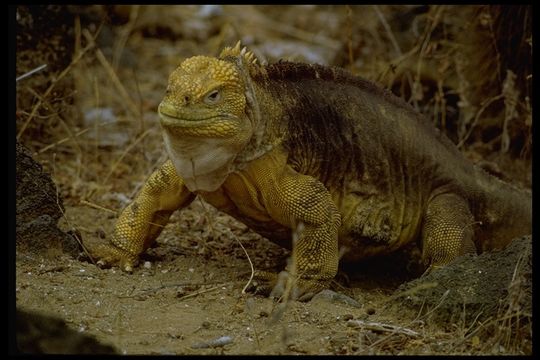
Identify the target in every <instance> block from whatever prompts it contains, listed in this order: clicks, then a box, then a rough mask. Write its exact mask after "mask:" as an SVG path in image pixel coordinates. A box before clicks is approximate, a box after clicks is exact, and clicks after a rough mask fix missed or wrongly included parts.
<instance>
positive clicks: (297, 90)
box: [93, 44, 531, 297]
mask: <svg viewBox="0 0 540 360" xmlns="http://www.w3.org/2000/svg"><path fill="white" fill-rule="evenodd" d="M159 114H160V117H161V125H162V128H163V135H164V140H165V145H166V147H167V150H168V152H169V158H170V160H168V161H167V162H166V163H165V164H163V165H162V166H161V168H159V169H158V170H157V171H156V172H155V173H154V174H152V175H151V176H150V178H149V179H148V181H147V182H146V184H145V186H144V187H143V189H142V190H141V192H140V193H139V195H138V196H137V198H136V199H135V200H134V201H133V203H132V204H130V205H129V206H128V207H127V208H126V209H125V210H124V211H123V212H122V214H121V215H120V218H119V219H118V222H117V224H116V229H115V232H114V234H113V236H112V238H111V241H110V243H109V244H107V245H102V246H101V247H99V248H97V249H95V250H94V251H93V252H94V255H96V256H97V257H98V258H99V259H100V261H101V262H102V263H104V264H110V265H115V264H118V265H120V266H121V267H122V268H123V269H124V270H128V271H130V270H131V269H132V268H133V266H135V265H136V262H137V259H138V256H139V255H140V254H141V253H142V252H144V251H145V250H146V249H147V248H148V247H149V246H150V245H151V243H152V242H153V241H154V240H155V239H156V237H157V236H158V235H159V233H160V232H161V229H162V227H163V225H164V224H166V223H167V221H168V219H169V216H170V215H171V213H172V212H173V211H175V210H177V209H181V208H183V207H185V206H187V205H188V204H189V203H190V202H191V201H192V200H193V198H194V197H195V196H196V195H199V196H201V197H202V198H204V199H205V200H206V201H207V202H209V203H210V204H212V205H214V206H215V207H216V208H218V209H220V210H222V211H224V212H226V213H228V214H230V215H232V216H234V217H235V218H237V219H238V220H240V221H242V222H244V223H245V224H246V225H248V226H249V227H250V228H251V229H253V230H255V231H257V232H258V233H260V234H262V235H263V236H265V237H267V238H269V239H270V240H272V241H274V242H276V243H278V244H280V245H282V246H285V247H289V248H292V250H293V259H294V268H293V269H287V270H289V271H290V273H291V274H296V277H295V279H294V280H295V284H296V289H295V295H296V296H304V297H306V296H307V297H309V296H311V295H313V294H314V293H316V292H318V291H320V290H322V289H324V288H325V287H327V286H328V284H329V282H330V281H331V280H332V279H333V277H334V276H335V274H336V272H337V268H338V262H339V261H340V259H339V255H338V254H339V253H340V250H341V252H342V253H343V257H342V259H341V260H342V261H358V260H360V259H363V258H366V257H368V256H372V255H376V254H384V253H388V252H390V251H394V250H396V249H399V248H400V247H403V246H404V245H406V244H408V243H410V242H411V241H416V239H420V240H421V245H422V250H423V256H424V259H425V261H426V263H427V264H428V265H429V269H428V270H430V269H432V268H433V267H437V266H443V265H445V264H447V263H449V262H450V261H452V260H454V259H455V258H456V257H458V256H460V255H463V254H465V253H470V252H481V251H485V250H489V249H494V248H502V247H504V246H505V245H506V244H507V243H508V242H509V241H510V240H511V239H512V238H514V237H517V236H520V235H523V234H528V233H530V231H531V196H530V193H528V192H525V191H522V190H518V189H517V188H514V187H513V186H511V185H508V184H505V183H503V182H502V181H499V180H498V179H495V178H492V177H491V176H489V175H487V174H486V173H484V172H483V171H482V170H480V169H478V168H476V167H475V166H474V165H472V164H471V163H470V162H469V161H468V160H466V159H465V158H464V157H463V156H462V155H461V154H460V153H459V151H458V150H457V148H456V147H455V146H454V145H453V144H452V143H451V142H450V141H449V140H448V139H447V138H446V137H445V136H444V135H442V134H440V133H439V132H438V130H436V129H435V128H434V127H433V126H432V125H431V124H430V123H428V122H427V121H426V120H425V119H423V118H422V117H421V116H420V115H419V114H417V113H415V112H414V111H413V110H412V109H411V108H410V107H408V105H407V104H405V103H403V102H402V101H401V100H399V99H397V98H395V97H393V96H392V95H391V94H389V93H388V92H386V91H384V90H382V89H380V88H379V87H377V86H376V85H374V84H372V83H369V82H367V81H365V80H362V79H360V78H357V77H354V76H352V75H350V74H348V73H347V72H345V71H343V70H340V69H336V68H325V67H322V66H318V65H306V64H294V63H287V62H284V63H278V64H273V65H267V66H261V65H258V64H257V63H256V61H255V59H254V56H253V55H252V54H251V53H249V52H246V51H245V49H244V50H242V51H241V50H240V45H239V44H238V45H237V46H236V47H235V48H226V49H224V50H223V52H222V53H221V55H220V57H219V58H210V57H204V56H196V57H192V58H190V59H187V60H185V61H184V62H183V63H182V64H181V65H180V67H179V68H178V69H176V70H175V71H174V72H173V73H172V74H171V76H170V78H169V85H168V87H167V93H166V95H165V97H164V99H163V101H162V103H161V104H160V106H159ZM299 224H302V225H303V231H301V233H300V234H299V238H298V239H297V240H296V241H295V243H294V244H291V229H293V230H294V229H296V228H297V227H298V226H299ZM256 279H257V288H256V290H257V291H259V292H262V293H269V292H270V291H271V290H272V289H273V288H274V285H275V284H276V281H277V279H278V278H277V276H276V275H275V274H270V273H267V272H262V271H260V272H257V274H256ZM274 294H275V292H274ZM275 295H279V292H278V294H275Z"/></svg>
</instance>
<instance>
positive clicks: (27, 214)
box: [15, 142, 79, 256]
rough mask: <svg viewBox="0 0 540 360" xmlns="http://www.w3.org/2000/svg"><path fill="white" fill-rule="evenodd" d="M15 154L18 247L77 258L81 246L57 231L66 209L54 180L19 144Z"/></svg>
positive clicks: (68, 236)
mask: <svg viewBox="0 0 540 360" xmlns="http://www.w3.org/2000/svg"><path fill="white" fill-rule="evenodd" d="M15 154H16V155H15V161H16V185H15V186H16V207H17V210H16V235H17V236H16V239H17V240H16V243H17V245H18V246H19V248H24V249H27V250H29V251H31V252H36V253H44V252H46V251H47V250H49V249H51V248H58V249H60V250H62V251H64V252H66V253H68V254H70V255H72V256H77V255H78V253H79V244H78V242H77V241H76V240H75V239H74V238H73V237H71V236H70V235H68V234H66V233H64V232H63V231H61V230H60V229H59V228H58V227H57V223H58V220H59V219H60V217H61V216H62V212H63V211H64V207H63V204H62V199H61V198H60V197H58V196H57V194H56V186H55V185H54V183H53V181H52V180H51V177H50V176H49V174H47V173H44V172H43V169H42V167H41V165H40V164H38V163H37V162H36V161H35V160H34V159H32V156H31V154H30V152H29V151H28V150H27V149H26V148H25V147H24V146H22V145H21V144H19V143H18V142H17V143H16V152H15Z"/></svg>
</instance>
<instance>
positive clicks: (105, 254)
mask: <svg viewBox="0 0 540 360" xmlns="http://www.w3.org/2000/svg"><path fill="white" fill-rule="evenodd" d="M90 252H91V254H92V256H93V257H94V258H97V259H98V261H97V262H96V264H97V265H98V266H99V267H101V268H107V267H111V266H118V267H119V268H120V269H122V270H123V271H126V272H132V271H133V268H134V266H135V265H136V264H137V261H138V259H137V256H135V255H133V254H131V253H129V252H127V251H125V250H122V249H120V248H118V247H116V246H114V245H112V244H99V245H98V246H96V247H95V248H94V249H91V250H90Z"/></svg>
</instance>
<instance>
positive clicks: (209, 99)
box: [204, 89, 221, 105]
mask: <svg viewBox="0 0 540 360" xmlns="http://www.w3.org/2000/svg"><path fill="white" fill-rule="evenodd" d="M219 100H221V93H220V92H219V90H217V89H216V90H212V91H210V92H209V93H208V95H206V96H205V98H204V102H205V103H207V104H208V105H213V104H215V103H217V102H218V101H219Z"/></svg>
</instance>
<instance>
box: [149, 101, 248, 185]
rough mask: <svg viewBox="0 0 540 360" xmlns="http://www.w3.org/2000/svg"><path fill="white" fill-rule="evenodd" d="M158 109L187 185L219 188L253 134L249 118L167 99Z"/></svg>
mask: <svg viewBox="0 0 540 360" xmlns="http://www.w3.org/2000/svg"><path fill="white" fill-rule="evenodd" d="M205 110H206V109H205ZM158 113H159V116H160V122H161V126H162V130H163V131H162V133H163V138H164V141H165V146H166V148H167V152H168V153H169V157H170V159H171V160H172V162H173V164H174V167H175V168H176V171H177V173H178V175H179V176H181V177H182V179H183V180H184V182H185V184H186V186H187V188H188V189H189V190H190V191H192V192H195V191H200V190H202V191H214V190H217V189H218V188H219V187H220V186H221V184H223V182H224V181H225V179H226V178H227V176H228V175H229V174H230V173H231V172H232V171H234V166H233V162H234V160H235V158H236V156H237V155H238V153H240V152H241V151H242V149H243V148H244V146H245V145H246V143H247V142H248V140H249V138H250V137H251V134H252V129H251V124H250V122H249V121H247V119H241V118H239V117H238V116H236V115H234V114H228V113H225V114H219V115H214V114H215V112H213V113H212V112H208V111H204V110H203V111H197V110H196V109H193V108H191V109H189V111H184V109H177V108H175V107H174V106H172V105H170V104H167V102H166V101H165V100H164V101H163V102H162V103H161V104H160V106H159V109H158Z"/></svg>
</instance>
